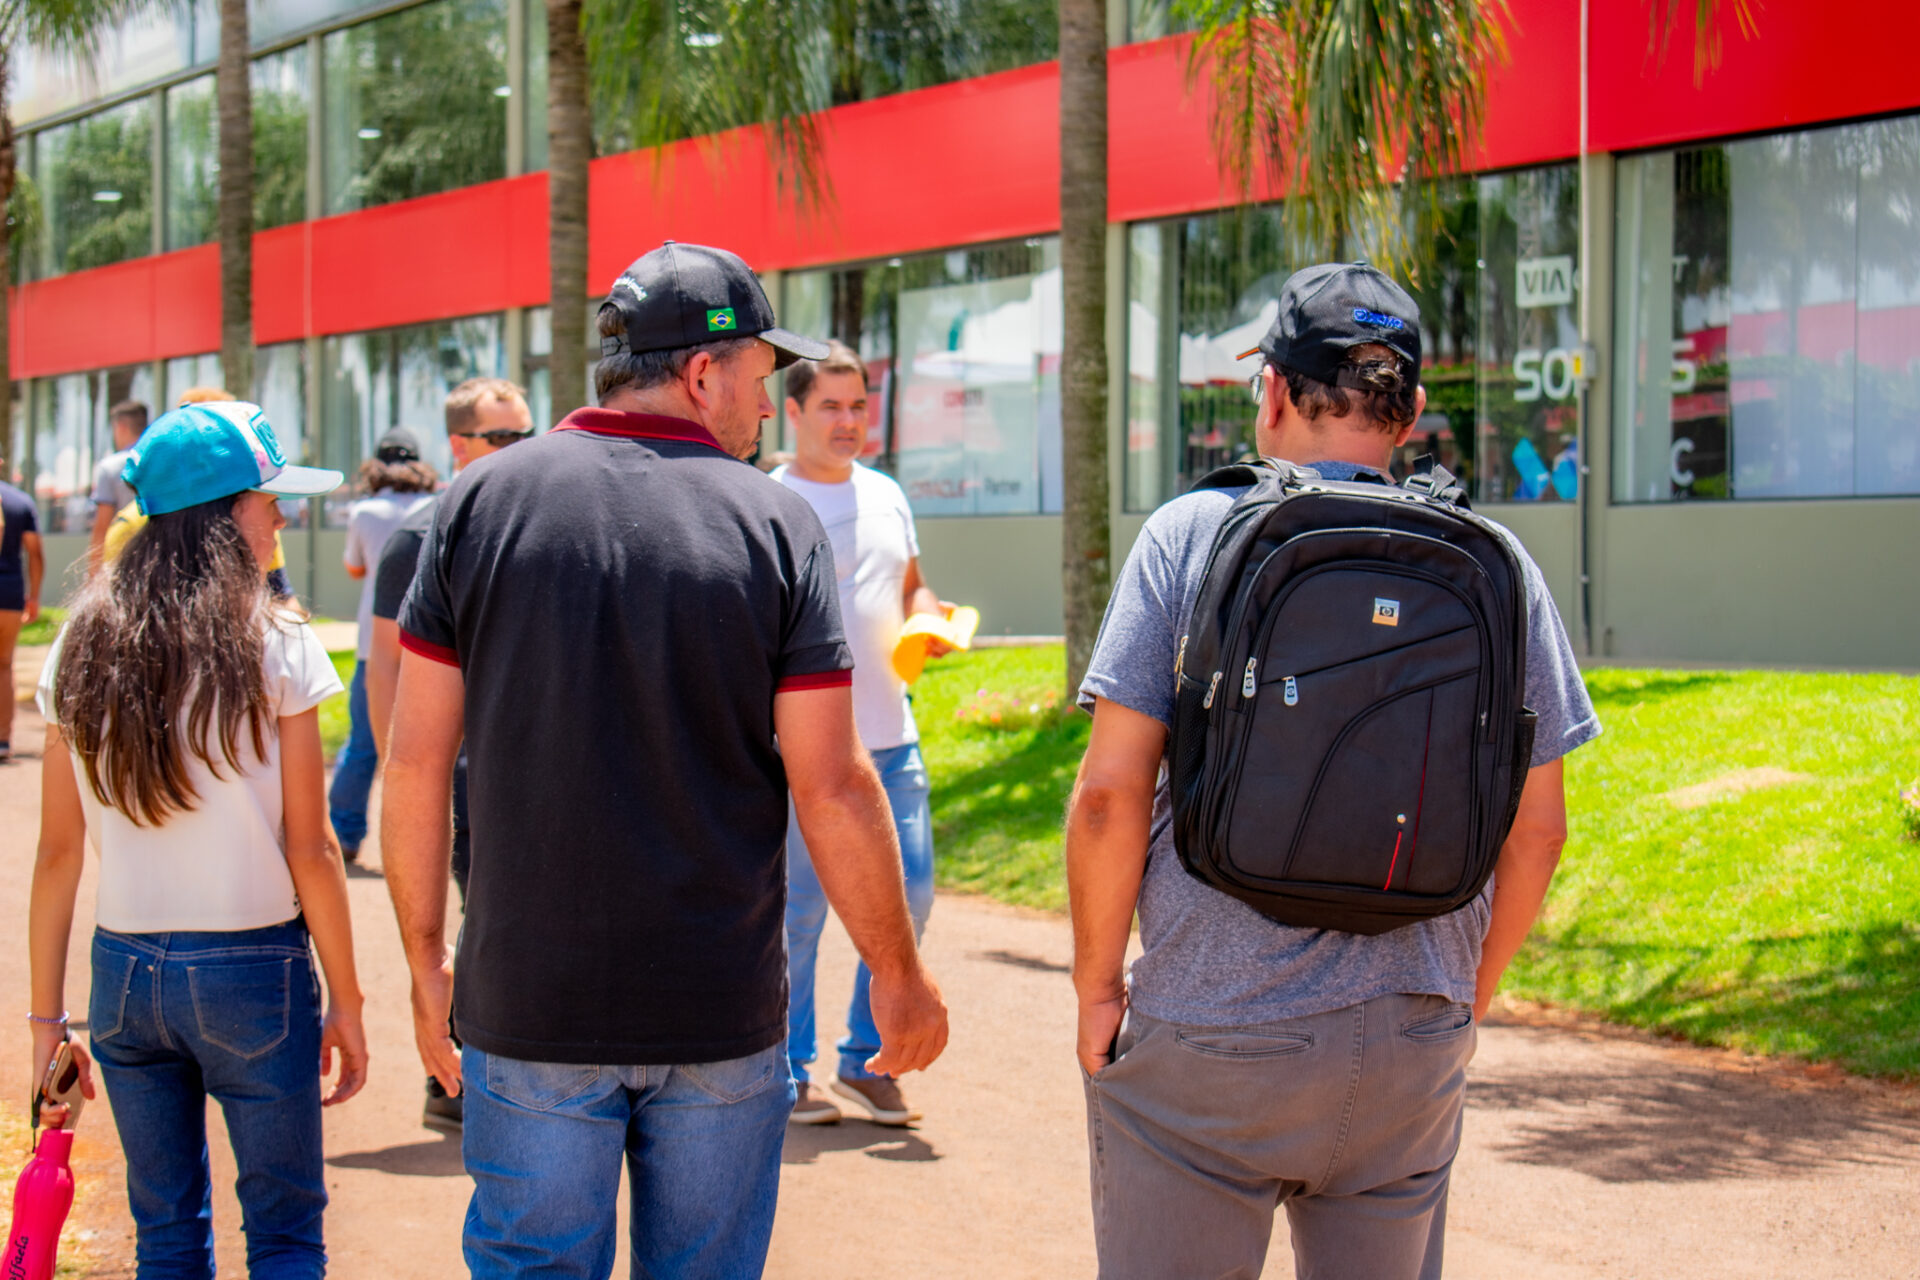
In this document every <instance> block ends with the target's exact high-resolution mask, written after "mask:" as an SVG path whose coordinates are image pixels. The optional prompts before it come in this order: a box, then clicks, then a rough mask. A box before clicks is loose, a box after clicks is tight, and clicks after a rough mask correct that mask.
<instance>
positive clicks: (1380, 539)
mask: <svg viewBox="0 0 1920 1280" xmlns="http://www.w3.org/2000/svg"><path fill="white" fill-rule="evenodd" d="M1420 466H1421V470H1419V471H1417V472H1416V473H1415V474H1414V475H1413V476H1411V477H1409V479H1408V480H1407V482H1406V483H1405V484H1404V485H1394V484H1392V483H1391V482H1390V481H1388V480H1386V479H1385V478H1384V477H1378V478H1375V479H1373V480H1371V481H1369V480H1367V479H1364V478H1363V479H1358V480H1355V481H1353V482H1347V483H1342V482H1335V481H1328V480H1323V479H1322V478H1321V477H1320V476H1319V475H1317V474H1316V473H1314V472H1312V471H1309V470H1305V469H1303V468H1299V467H1295V466H1293V465H1291V464H1290V463H1284V462H1274V461H1271V460H1262V461H1261V462H1259V463H1257V464H1245V465H1238V466H1232V467H1225V468H1222V469H1221V470H1219V471H1215V472H1214V473H1213V474H1212V475H1209V476H1208V477H1207V478H1206V479H1204V480H1202V481H1201V482H1200V486H1199V487H1202V488H1211V489H1225V488H1237V487H1239V486H1242V485H1246V486H1249V487H1248V489H1247V492H1246V493H1245V494H1243V495H1242V496H1241V497H1240V498H1238V499H1237V500H1236V501H1235V502H1234V505H1233V507H1232V509H1231V510H1230V511H1229V512H1228V513H1227V517H1226V520H1225V521H1224V522H1223V523H1222V524H1221V526H1220V531H1219V533H1218V534H1217V535H1216V536H1215V539H1214V544H1213V550H1212V553H1211V556H1210V558H1209V561H1208V567H1207V574H1206V578H1205V579H1204V581H1203V582H1202V584H1201V588H1200V595H1199V598H1198V600H1197V601H1196V603H1195V605H1194V610H1193V616H1192V617H1191V619H1189V621H1188V625H1187V634H1186V637H1185V638H1184V640H1183V641H1182V642H1181V652H1180V659H1179V664H1180V665H1179V670H1178V674H1177V685H1178V690H1177V694H1176V698H1175V704H1174V720H1173V730H1172V743H1171V752H1172V779H1171V783H1172V791H1173V833H1174V846H1175V848H1176V849H1177V850H1178V851H1179V854H1180V860H1181V863H1182V865H1184V866H1185V867H1186V869H1187V871H1188V872H1189V873H1190V874H1191V875H1193V876H1194V877H1195V878H1197V879H1199V880H1200V881H1202V882H1203V883H1205V884H1208V885H1211V886H1213V887H1214V888H1216V889H1218V890H1220V891H1221V892H1222V893H1227V894H1231V895H1232V896H1233V897H1236V898H1238V899H1240V900H1241V901H1242V902H1245V903H1247V904H1248V905H1249V906H1251V907H1253V908H1255V909H1256V910H1258V911H1260V912H1262V913H1264V914H1266V915H1267V916H1270V917H1271V918H1273V919H1275V920H1278V921H1280V922H1282V923H1284V924H1291V925H1300V926H1305V927H1309V928H1324V929H1341V930H1345V931H1347V932H1350V933H1364V934H1377V933H1385V932H1387V931H1388V930H1391V929H1397V928H1399V927H1401V926H1403V925H1407V924H1412V923H1414V922H1416V921H1419V920H1426V919H1431V918H1432V917H1434V916H1438V915H1444V914H1445V913H1447V912H1450V911H1457V910H1459V909H1460V908H1461V907H1463V906H1465V905H1466V904H1467V903H1468V902H1471V901H1472V900H1473V899H1474V898H1475V897H1476V896H1477V895H1478V894H1479V892H1480V890H1481V889H1482V888H1483V887H1485V885H1486V882H1487V877H1488V876H1490V875H1491V874H1492V873H1493V866H1494V862H1495V861H1496V860H1497V859H1498V857H1499V854H1500V846H1501V845H1502V844H1503V843H1504V842H1505V840H1506V836H1507V831H1508V829H1509V828H1510V827H1511V826H1512V825H1513V816H1514V813H1515V811H1516V809H1517V808H1518V806H1519V801H1520V790H1521V787H1522V786H1523V785H1524V784H1525V782H1526V775H1527V767H1528V763H1529V759H1530V757H1531V754H1532V748H1533V727H1534V716H1533V713H1532V712H1531V711H1528V710H1527V709H1526V708H1525V707H1524V706H1522V705H1521V702H1522V698H1523V696H1524V693H1525V690H1526V630H1525V620H1526V613H1527V603H1526V579H1525V577H1524V575H1523V571H1522V569H1521V566H1520V561H1519V558H1518V556H1517V555H1516V554H1515V552H1514V549H1513V548H1512V546H1511V545H1510V544H1509V543H1508V542H1507V540H1506V538H1505V537H1503V536H1502V535H1501V533H1500V532H1499V531H1498V530H1497V529H1496V528H1495V527H1494V526H1492V525H1491V524H1489V523H1488V522H1486V521H1484V520H1482V519H1481V518H1480V517H1478V516H1476V515H1474V514H1473V513H1472V512H1471V511H1469V510H1467V507H1466V502H1465V499H1464V495H1463V494H1462V493H1461V491H1460V489H1459V488H1458V486H1457V485H1455V484H1454V482H1453V477H1452V476H1450V475H1448V474H1447V472H1446V471H1444V470H1441V469H1437V468H1431V464H1430V461H1429V460H1427V459H1422V461H1421V464H1420ZM1223 677H1224V679H1223Z"/></svg>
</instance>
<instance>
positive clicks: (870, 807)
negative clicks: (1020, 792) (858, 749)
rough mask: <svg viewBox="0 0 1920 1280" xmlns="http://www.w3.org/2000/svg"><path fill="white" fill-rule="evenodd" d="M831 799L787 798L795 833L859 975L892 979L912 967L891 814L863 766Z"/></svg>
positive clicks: (876, 779)
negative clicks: (867, 972) (795, 817)
mask: <svg viewBox="0 0 1920 1280" xmlns="http://www.w3.org/2000/svg"><path fill="white" fill-rule="evenodd" d="M864 755H865V753H864V752H863V753H862V759H861V761H860V762H859V764H858V766H857V767H855V768H854V769H852V770H851V771H850V774H849V776H848V778H847V781H846V784H845V785H844V786H842V787H841V788H839V789H838V790H835V791H833V792H830V793H827V794H824V795H821V796H818V797H810V798H808V799H807V800H805V801H802V800H800V799H799V798H798V797H796V798H795V808H796V810H797V811H798V813H799V817H800V832H801V835H802V836H804V837H805V839H806V842H807V852H808V854H809V856H810V857H811V858H812V860H813V870H814V873H815V874H816V875H817V876H819V878H820V887H821V888H822V889H823V890H825V891H826V895H827V901H828V902H830V903H832V904H833V909H834V912H835V913H836V914H837V915H838V916H839V917H840V922H841V923H842V924H843V925H845V926H846V929H847V935H848V936H849V937H850V938H852V939H853V945H854V948H855V949H856V950H858V951H859V953H860V958H861V959H862V960H865V961H866V962H867V968H869V969H871V970H872V971H873V972H874V973H876V974H889V975H892V974H898V973H903V972H907V971H909V970H911V969H912V968H914V967H915V966H916V965H918V964H919V951H918V948H917V947H916V946H915V945H914V941H913V920H912V917H911V916H909V915H908V913H907V890H906V881H905V879H904V878H903V876H902V874H901V870H900V844H899V839H898V837H897V836H896V835H895V833H894V829H893V810H892V809H891V808H890V807H889V806H888V804H887V793H886V791H885V790H884V789H883V788H882V787H881V785H880V776H879V775H878V774H876V773H875V772H874V771H873V766H872V765H871V764H869V763H867V762H866V760H865V759H864Z"/></svg>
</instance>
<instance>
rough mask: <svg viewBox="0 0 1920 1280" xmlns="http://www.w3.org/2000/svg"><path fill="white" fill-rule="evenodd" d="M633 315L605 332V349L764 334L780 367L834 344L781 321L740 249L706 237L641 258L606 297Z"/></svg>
mask: <svg viewBox="0 0 1920 1280" xmlns="http://www.w3.org/2000/svg"><path fill="white" fill-rule="evenodd" d="M608 307H612V308H613V309H614V310H615V311H618V312H619V313H620V318H621V320H623V321H624V322H625V328H626V335H625V337H624V338H622V337H620V336H618V335H615V336H611V337H602V338H601V339H600V354H601V355H603V356H613V355H619V354H620V353H621V352H623V351H672V350H676V349H678V348H680V347H697V346H699V345H700V344H701V343H705V342H713V341H715V340H716V339H719V338H733V337H740V338H758V339H760V340H761V341H762V342H764V343H766V344H767V345H768V346H770V347H772V348H773V350H774V353H775V354H774V362H773V367H774V368H776V369H784V368H786V367H787V366H788V365H790V364H792V363H793V362H794V361H795V360H824V359H826V356H827V344H826V343H824V342H817V341H815V340H814V339H812V338H803V337H801V336H800V335H799V334H797V333H789V332H787V331H786V330H785V329H782V328H780V327H778V326H777V325H775V324H774V323H773V307H772V305H771V304H769V303H768V302H767V294H766V291H765V290H764V289H762V288H761V287H760V279H759V277H758V276H755V275H754V274H753V272H752V270H751V269H749V268H748V266H747V264H746V263H744V262H742V261H741V260H740V256H739V255H738V254H734V253H728V252H727V251H726V250H725V249H712V248H708V247H707V246H706V245H703V244H676V243H675V242H674V241H672V240H669V241H667V242H666V243H665V244H663V245H661V246H660V247H659V248H658V249H655V250H653V251H652V252H650V253H647V254H644V255H642V256H641V257H639V258H636V259H634V263H633V265H632V266H630V267H628V268H627V269H626V270H625V271H623V272H621V273H620V278H619V279H618V280H615V281H614V282H613V288H611V289H609V290H608V291H607V300H606V301H605V302H603V303H601V304H600V310H601V311H602V312H605V311H606V309H607V308H608Z"/></svg>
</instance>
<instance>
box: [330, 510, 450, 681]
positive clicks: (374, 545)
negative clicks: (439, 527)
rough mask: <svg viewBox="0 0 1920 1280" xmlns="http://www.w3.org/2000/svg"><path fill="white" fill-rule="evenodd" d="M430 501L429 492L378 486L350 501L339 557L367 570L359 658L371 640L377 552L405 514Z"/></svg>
mask: <svg viewBox="0 0 1920 1280" xmlns="http://www.w3.org/2000/svg"><path fill="white" fill-rule="evenodd" d="M432 501H433V495H432V494H430V493H394V492H392V491H390V490H387V489H382V490H381V491H380V492H379V493H376V494H373V495H371V496H370V497H365V498H362V499H360V501H358V502H356V503H354V504H353V506H352V507H351V508H350V509H349V511H348V513H347V546H346V550H345V551H344V552H343V553H342V556H341V558H342V559H344V560H345V561H346V562H347V564H348V565H349V566H351V567H352V568H355V569H365V570H366V571H367V576H366V577H364V578H362V579H360V610H359V613H358V614H357V615H356V620H357V621H358V622H359V624H360V632H359V640H358V643H357V644H356V646H355V649H354V656H355V657H356V658H358V659H359V660H360V661H361V662H365V661H366V660H367V649H368V647H369V646H370V644H371V643H372V640H373V583H374V579H375V578H376V577H378V575H377V574H375V573H374V572H373V571H374V569H375V568H376V567H377V566H378V565H379V563H380V552H381V551H382V550H383V549H385V547H386V545H387V539H388V538H391V537H392V536H393V531H394V530H395V529H398V528H399V527H400V526H401V525H403V524H405V523H406V521H407V517H408V516H410V515H412V514H413V513H414V512H416V511H418V510H419V509H420V508H421V507H423V506H425V505H427V504H428V503H430V502H432Z"/></svg>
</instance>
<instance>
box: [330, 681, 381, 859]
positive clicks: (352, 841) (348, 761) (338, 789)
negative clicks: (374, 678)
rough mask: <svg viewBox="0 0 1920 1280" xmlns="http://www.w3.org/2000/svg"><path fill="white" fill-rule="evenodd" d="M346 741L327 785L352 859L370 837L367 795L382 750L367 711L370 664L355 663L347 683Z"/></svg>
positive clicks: (333, 814)
mask: <svg viewBox="0 0 1920 1280" xmlns="http://www.w3.org/2000/svg"><path fill="white" fill-rule="evenodd" d="M347 722H348V728H347V741H346V743H345V745H343V746H342V747H341V748H340V754H339V755H338V756H336V757H335V758H334V761H333V782H332V784H331V785H330V786H329V787H328V788H327V810H328V813H329V815H330V816H331V817H332V818H333V832H334V834H335V835H337V836H339V837H340V850H341V852H342V853H344V854H346V856H347V859H348V860H349V861H351V860H352V859H353V858H354V857H355V856H357V855H358V854H359V852H360V845H361V842H362V841H364V840H365V839H366V838H367V797H368V796H369V795H371V794H372V792H373V775H374V773H375V772H376V771H377V770H378V769H379V767H380V750H379V748H378V747H376V746H375V745H374V741H373V720H372V718H371V717H369V716H368V714H367V664H366V663H365V662H364V661H363V662H356V663H354V664H353V680H352V682H351V683H350V684H349V685H348V686H347Z"/></svg>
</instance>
